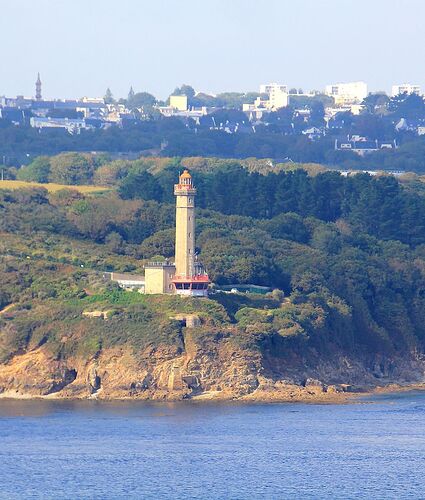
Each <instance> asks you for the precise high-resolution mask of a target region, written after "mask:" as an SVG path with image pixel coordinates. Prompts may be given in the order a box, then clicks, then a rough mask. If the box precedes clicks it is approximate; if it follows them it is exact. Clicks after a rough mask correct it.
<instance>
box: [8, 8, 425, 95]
mask: <svg viewBox="0 0 425 500" xmlns="http://www.w3.org/2000/svg"><path fill="white" fill-rule="evenodd" d="M0 16H1V20H2V22H1V25H0V47H2V50H1V54H2V55H1V58H0V95H7V96H15V95H26V96H32V95H34V93H35V90H34V82H35V80H36V77H37V72H40V74H41V79H42V82H43V97H45V98H73V97H82V96H90V97H95V96H103V95H104V93H105V90H106V88H107V87H110V88H111V90H112V92H113V94H114V96H115V97H116V98H118V97H126V96H127V94H128V90H129V88H130V86H133V88H134V90H135V91H148V92H151V93H153V94H154V95H155V96H156V97H158V98H160V99H162V98H165V97H167V96H168V95H169V94H170V93H171V92H172V90H173V89H174V88H175V87H176V86H179V85H181V84H183V83H187V84H190V85H192V86H193V87H194V88H195V89H196V90H197V91H204V92H209V93H219V92H223V91H256V90H258V87H259V85H260V84H261V83H267V82H278V83H283V84H287V85H289V86H290V87H296V88H303V89H304V90H312V89H319V90H320V89H323V88H324V86H325V85H326V84H329V83H337V82H346V81H358V80H364V81H366V82H367V83H368V85H369V90H370V91H377V90H386V91H390V89H391V85H392V84H393V83H404V82H410V83H416V84H419V85H421V86H422V88H423V90H425V67H424V61H425V43H424V42H423V35H422V32H423V26H422V25H423V21H424V19H425V0H119V1H118V0H0Z"/></svg>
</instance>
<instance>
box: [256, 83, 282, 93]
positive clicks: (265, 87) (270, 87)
mask: <svg viewBox="0 0 425 500" xmlns="http://www.w3.org/2000/svg"><path fill="white" fill-rule="evenodd" d="M276 90H278V91H280V92H286V93H288V86H287V85H282V84H280V83H263V84H262V85H260V94H270V92H272V91H276Z"/></svg>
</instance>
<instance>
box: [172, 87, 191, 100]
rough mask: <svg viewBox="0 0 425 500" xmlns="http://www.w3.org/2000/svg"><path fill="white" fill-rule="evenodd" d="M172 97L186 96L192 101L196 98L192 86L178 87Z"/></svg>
mask: <svg viewBox="0 0 425 500" xmlns="http://www.w3.org/2000/svg"><path fill="white" fill-rule="evenodd" d="M171 95H185V96H187V98H188V99H191V98H192V97H194V96H195V89H194V88H193V87H191V86H190V85H186V84H183V85H182V86H181V87H176V88H175V89H174V92H173V93H172V94H171Z"/></svg>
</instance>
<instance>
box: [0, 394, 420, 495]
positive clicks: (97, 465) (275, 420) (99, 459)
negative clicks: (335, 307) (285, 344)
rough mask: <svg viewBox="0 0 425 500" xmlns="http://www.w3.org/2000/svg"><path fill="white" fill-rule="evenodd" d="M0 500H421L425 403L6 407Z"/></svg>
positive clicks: (2, 410)
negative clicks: (31, 499)
mask: <svg viewBox="0 0 425 500" xmlns="http://www.w3.org/2000/svg"><path fill="white" fill-rule="evenodd" d="M0 498H1V499H8V500H9V499H28V498H43V499H86V498H87V499H121V498H126V499H133V498H134V499H150V498H152V499H163V498H164V499H263V500H264V499H292V498H293V499H304V498H308V499H310V498H311V499H321V498H330V499H363V498H365V499H392V498H394V499H403V498H409V499H410V498H412V499H420V498H425V392H404V393H400V394H391V395H381V396H375V397H372V398H366V399H360V400H356V401H355V402H351V403H349V404H342V405H341V404H340V405H334V404H321V405H319V404H300V403H298V404H248V403H210V402H209V403H206V402H197V403H195V402H180V403H145V402H134V401H132V402H129V401H125V402H97V401H52V400H49V401H46V400H31V401H29V400H19V401H17V400H5V399H3V400H0Z"/></svg>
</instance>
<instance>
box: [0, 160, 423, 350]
mask: <svg viewBox="0 0 425 500" xmlns="http://www.w3.org/2000/svg"><path fill="white" fill-rule="evenodd" d="M184 164H186V165H184ZM183 166H189V167H192V173H193V176H194V182H195V185H196V187H197V189H198V196H197V207H198V209H197V234H196V243H197V252H198V254H199V258H200V260H201V261H202V262H203V264H204V265H205V267H206V269H207V271H208V273H209V275H210V278H211V280H212V282H213V285H212V291H213V293H212V295H211V298H210V299H208V300H205V301H204V302H203V301H202V300H193V301H186V302H183V303H182V302H181V301H179V300H178V298H175V297H168V298H167V297H164V298H161V299H160V298H156V299H155V298H151V297H147V296H142V295H140V294H137V293H136V292H135V293H131V292H124V291H122V290H120V289H118V288H117V287H116V286H115V285H114V284H111V283H109V282H107V281H105V279H104V278H103V273H104V272H107V271H120V272H141V271H142V270H143V265H144V263H145V262H147V261H149V260H158V259H162V258H169V257H172V256H173V254H174V220H175V219H174V199H173V198H174V197H173V184H174V183H175V182H176V179H177V177H178V173H179V171H181V169H182V168H183ZM17 176H18V178H21V179H25V180H38V181H42V182H43V181H44V182H58V183H62V184H68V185H69V186H70V188H65V189H63V190H60V191H57V192H54V193H49V192H48V190H47V189H44V188H22V189H16V190H4V189H3V190H0V212H1V219H0V220H1V222H0V224H1V226H0V231H1V240H0V280H1V283H2V285H1V288H0V310H1V309H3V308H6V307H8V306H10V305H12V304H13V309H12V310H11V312H9V313H7V314H5V315H3V316H0V332H1V333H0V351H1V352H2V357H3V358H4V359H7V357H8V356H10V354H11V353H13V352H19V350H22V349H25V348H26V347H27V346H28V345H38V344H39V343H47V345H50V346H51V348H52V349H55V352H57V355H58V356H60V355H63V352H65V351H66V349H68V348H70V347H69V346H68V347H67V346H66V345H65V344H64V341H63V340H61V338H62V336H63V332H64V330H66V329H68V330H69V329H71V331H74V330H75V332H79V333H78V335H80V336H81V331H85V329H86V328H88V327H87V325H86V326H84V324H83V323H82V321H83V320H82V319H81V312H82V310H84V308H87V307H88V306H89V307H94V306H95V305H96V304H97V305H99V304H100V305H102V307H109V308H110V310H111V311H112V313H111V314H113V316H114V320H113V323H109V324H108V325H115V326H114V327H112V326H107V327H106V326H105V329H103V330H102V329H101V328H99V325H98V324H96V325H97V326H96V325H94V324H91V323H90V324H91V327H90V328H89V329H88V330H87V338H86V339H85V340H84V343H83V344H84V346H86V347H87V349H89V350H93V349H94V350H96V349H99V348H100V346H101V345H102V343H103V342H108V343H109V344H110V343H111V342H117V343H119V342H129V343H131V344H132V345H134V346H136V347H137V346H139V347H140V345H141V343H143V342H144V343H149V342H153V343H155V342H158V341H159V340H161V341H165V340H166V339H168V341H170V342H174V341H176V339H177V338H178V327H177V326H176V324H175V323H173V322H172V321H170V320H169V313H170V311H173V312H179V311H180V310H181V309H182V308H189V310H191V311H193V310H195V311H197V312H198V313H200V314H201V316H202V315H203V317H204V318H205V324H208V325H209V327H208V328H209V329H210V330H211V329H212V331H217V330H220V329H221V330H223V329H224V330H226V328H227V329H229V328H231V329H232V332H233V334H232V335H234V339H235V342H236V341H237V342H241V343H243V344H244V345H249V346H252V347H253V348H254V347H255V348H258V349H271V350H272V351H274V352H278V351H279V349H281V344H282V342H284V345H286V346H288V345H290V346H292V347H291V348H293V349H301V350H306V349H310V350H311V349H314V350H315V352H323V353H326V352H329V351H332V350H333V349H342V350H343V351H346V352H351V353H353V352H358V353H366V354H367V355H372V353H382V352H385V353H400V352H413V351H416V350H417V351H421V350H422V349H423V347H424V341H425V326H424V325H425V196H424V190H423V180H422V179H421V178H419V177H417V176H416V177H415V176H413V177H412V178H407V179H404V180H403V181H402V182H400V181H398V180H397V179H396V178H394V177H393V176H388V175H381V176H377V177H372V176H370V175H368V174H357V175H354V176H350V177H343V176H341V175H340V174H339V173H337V172H332V171H321V170H320V169H314V168H309V167H308V166H307V167H306V170H305V169H302V168H297V169H293V170H284V169H281V170H279V171H271V169H270V168H268V167H267V164H265V163H261V162H260V163H258V164H255V165H254V166H253V164H247V163H238V162H235V161H227V162H226V161H224V162H220V161H219V162H217V161H216V160H207V159H199V158H198V159H186V160H185V159H181V158H173V159H158V160H157V161H147V160H136V161H134V162H125V161H112V162H111V161H109V162H108V161H107V160H106V159H105V158H103V159H99V158H96V157H92V156H91V155H78V154H66V155H60V156H59V157H42V158H38V159H37V160H36V161H35V162H33V163H31V164H30V165H29V166H27V167H25V168H23V169H21V170H19V171H17ZM90 183H94V184H99V185H103V186H107V187H108V188H109V190H106V191H105V192H103V193H100V194H83V193H81V192H78V191H77V190H75V189H72V185H74V184H75V185H78V184H90ZM46 186H47V185H46ZM0 187H1V185H0ZM229 284H256V285H265V286H267V287H270V288H271V289H273V292H271V293H269V294H268V295H267V296H264V297H259V296H258V297H257V296H255V295H251V296H248V295H241V296H240V295H235V296H233V295H228V294H223V293H220V292H217V293H215V294H214V289H217V288H220V286H221V285H229ZM93 325H94V326H96V327H95V328H94V327H93ZM143 325H145V326H143ZM110 328H113V331H114V335H112V336H111V330H110ZM73 329H74V330H73ZM108 332H109V333H108ZM143 332H144V333H143ZM152 332H157V333H158V332H160V333H158V334H157V335H156V334H155V335H153V333H152ZM75 335H76V336H77V337H76V338H79V337H78V335H77V333H75ZM106 337H107V339H106ZM164 339H165V340H164ZM34 343H35V344H34ZM80 344H81V341H79V342H77V341H76V344H75V345H74V347H73V348H75V349H77V348H80V347H81V345H80ZM76 346H77V347H76ZM78 346H80V347H78ZM279 346H280V347H279ZM64 350H65V351H64ZM60 353H62V354H60Z"/></svg>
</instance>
